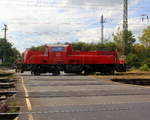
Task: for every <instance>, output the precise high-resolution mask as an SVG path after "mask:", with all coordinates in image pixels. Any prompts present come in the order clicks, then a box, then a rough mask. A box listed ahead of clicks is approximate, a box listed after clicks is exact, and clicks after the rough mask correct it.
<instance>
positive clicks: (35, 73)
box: [31, 72, 40, 76]
mask: <svg viewBox="0 0 150 120" xmlns="http://www.w3.org/2000/svg"><path fill="white" fill-rule="evenodd" d="M31 74H32V73H31ZM33 74H34V75H35V76H37V75H38V76H39V75H40V73H37V72H33Z"/></svg>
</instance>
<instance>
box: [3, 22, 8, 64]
mask: <svg viewBox="0 0 150 120" xmlns="http://www.w3.org/2000/svg"><path fill="white" fill-rule="evenodd" d="M3 30H4V43H6V42H7V30H8V29H7V25H6V24H4V29H3ZM6 56H7V53H6V51H4V53H3V59H2V62H5V61H6Z"/></svg>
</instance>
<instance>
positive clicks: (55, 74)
mask: <svg viewBox="0 0 150 120" xmlns="http://www.w3.org/2000/svg"><path fill="white" fill-rule="evenodd" d="M52 74H53V75H54V76H57V75H60V71H55V72H52Z"/></svg>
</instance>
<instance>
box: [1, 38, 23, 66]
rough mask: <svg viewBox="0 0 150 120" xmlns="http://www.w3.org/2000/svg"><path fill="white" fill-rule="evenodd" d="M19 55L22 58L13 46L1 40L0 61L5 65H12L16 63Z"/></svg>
mask: <svg viewBox="0 0 150 120" xmlns="http://www.w3.org/2000/svg"><path fill="white" fill-rule="evenodd" d="M17 55H19V56H20V53H19V51H18V50H17V49H16V48H13V47H12V44H11V43H9V42H7V41H6V40H4V39H2V38H0V59H1V60H2V62H3V64H5V65H6V64H7V65H11V64H12V63H14V62H15V60H16V57H17Z"/></svg>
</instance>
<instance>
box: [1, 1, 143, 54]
mask: <svg viewBox="0 0 150 120" xmlns="http://www.w3.org/2000/svg"><path fill="white" fill-rule="evenodd" d="M139 1H140V0H129V4H130V6H133V5H135V4H137V3H138V2H139ZM122 2H123V1H121V0H103V1H102V0H51V1H48V0H13V1H12V0H1V1H0V14H1V16H0V26H1V28H2V24H3V23H6V24H7V25H8V29H9V31H8V39H9V41H11V42H12V43H13V44H14V46H15V47H17V48H18V49H19V50H20V51H23V50H24V49H25V48H28V47H30V46H33V45H40V44H46V43H57V42H62V43H63V42H67V41H70V42H71V41H75V40H77V41H84V42H87V41H88V42H99V40H100V16H101V15H102V14H104V18H105V20H106V23H105V32H104V33H105V38H106V39H108V38H110V39H111V36H112V33H113V32H115V31H116V30H115V29H116V26H118V24H120V23H121V21H122V6H123V4H122ZM132 14H134V11H133V13H132ZM132 22H133V23H134V19H133V20H131V24H132ZM137 23H138V22H137ZM136 28H137V29H143V28H144V27H139V26H137V27H132V28H131V29H132V30H133V31H136V32H134V33H138V34H139V32H141V31H138V30H137V29H136ZM1 34H2V32H1Z"/></svg>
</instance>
